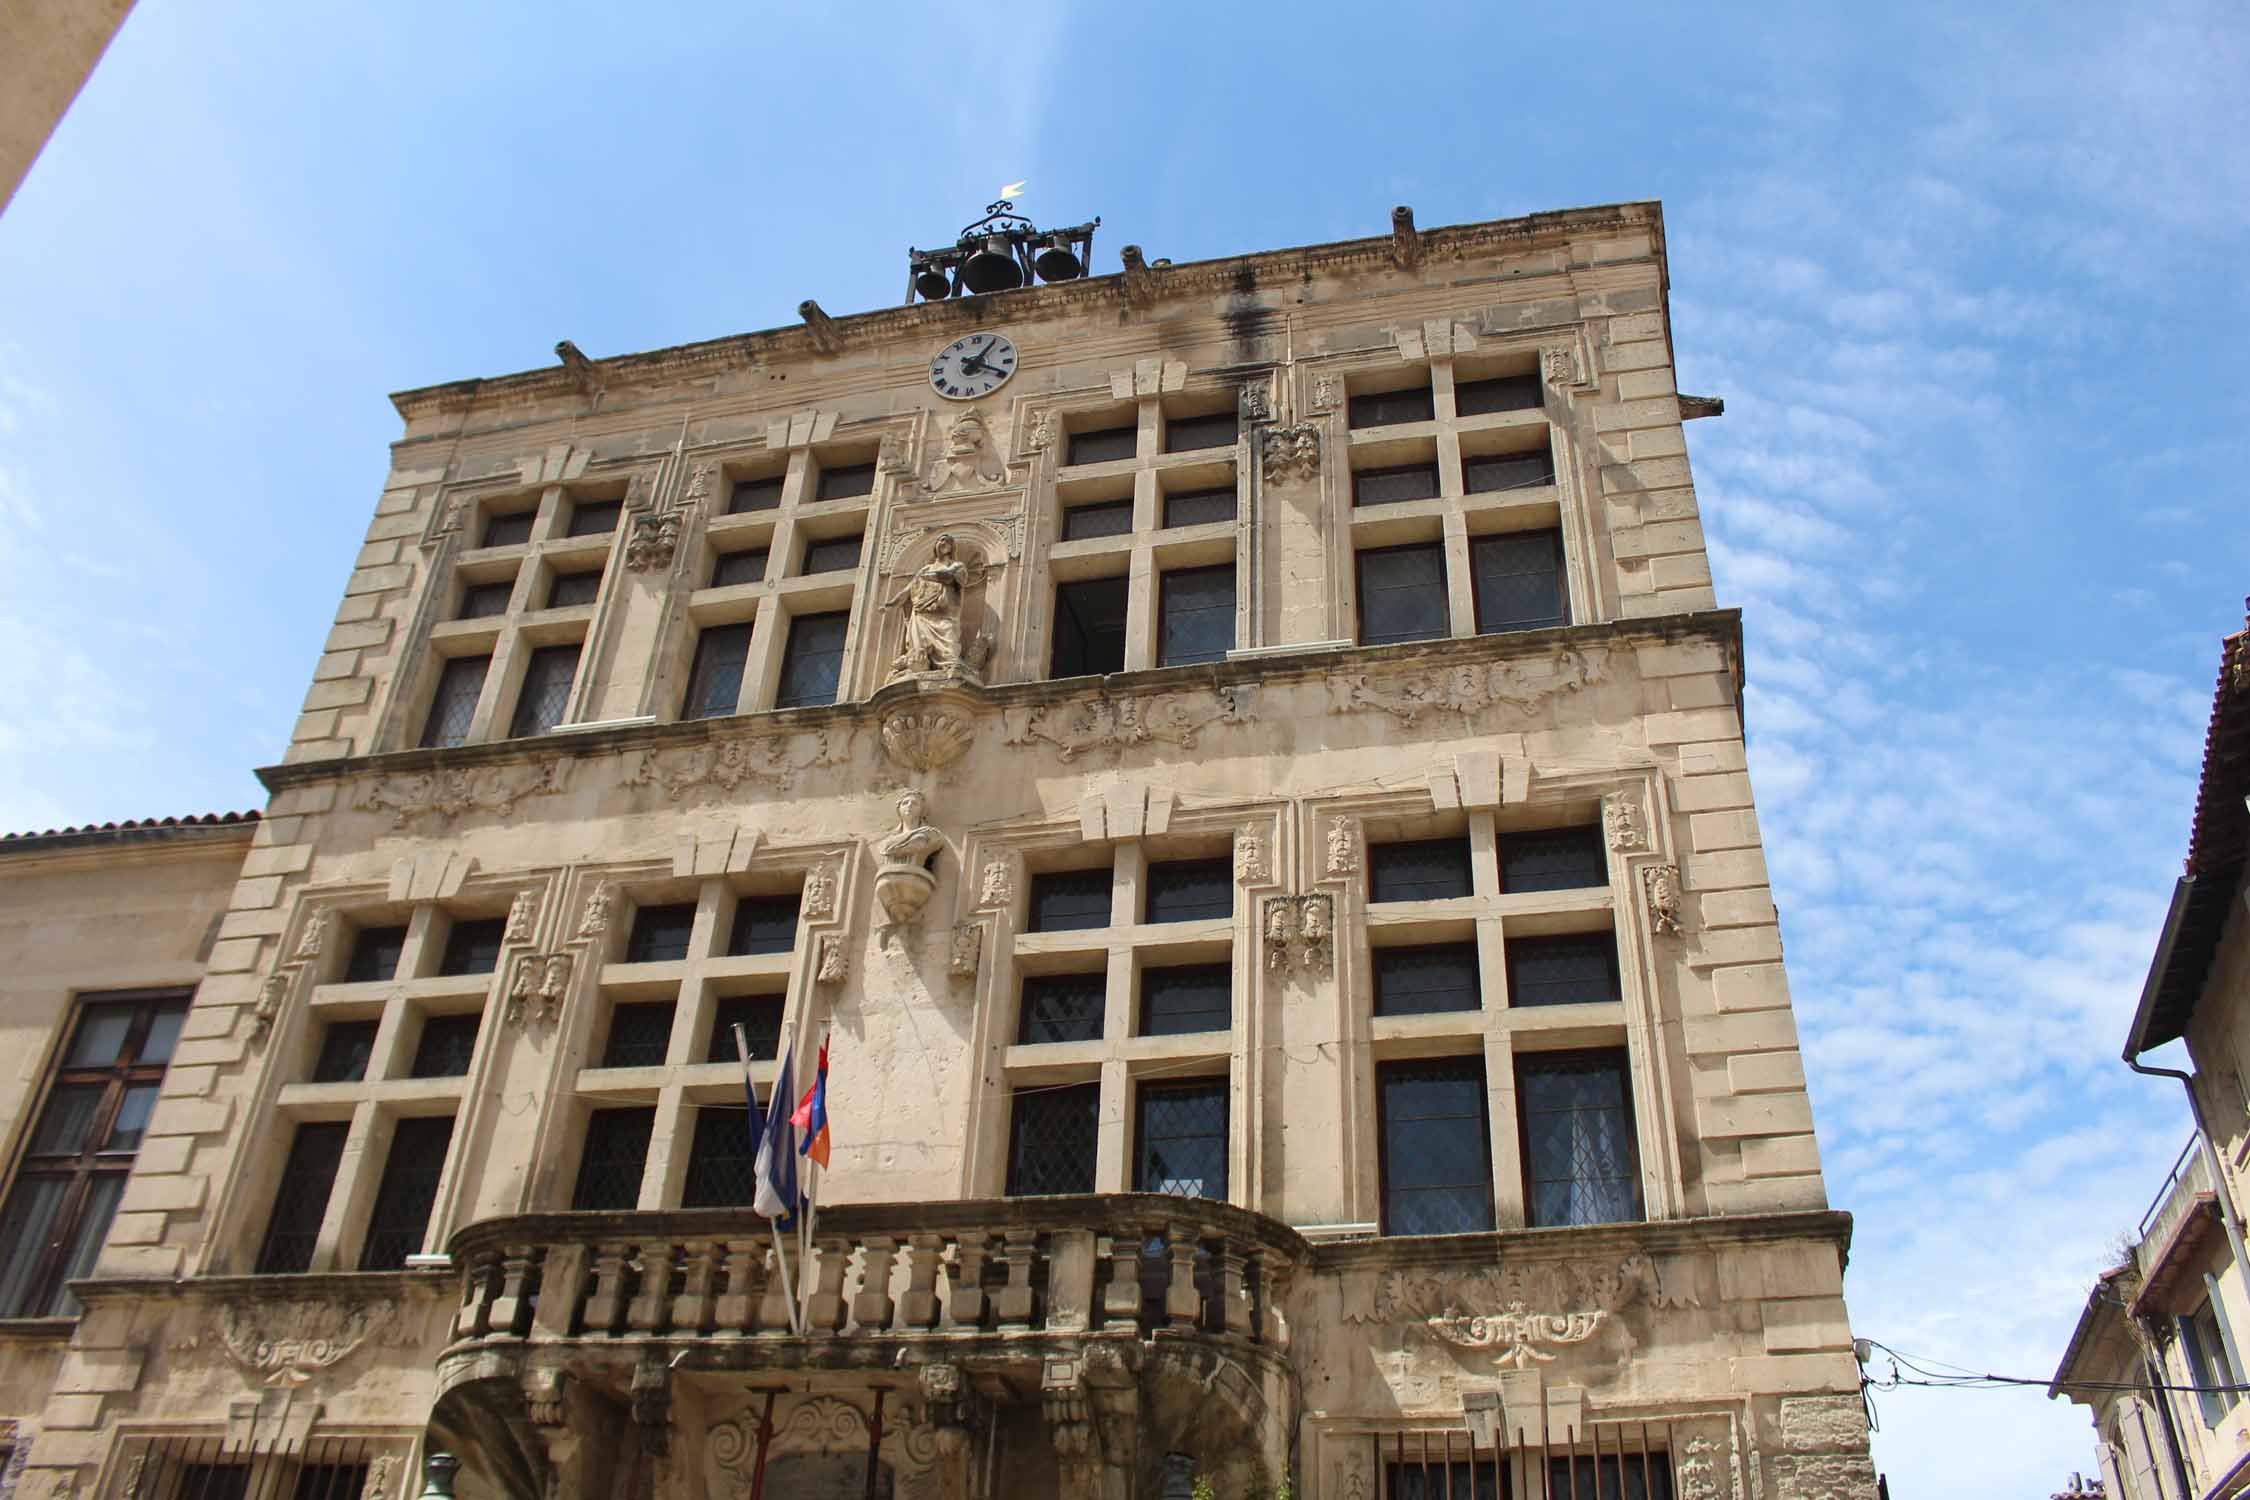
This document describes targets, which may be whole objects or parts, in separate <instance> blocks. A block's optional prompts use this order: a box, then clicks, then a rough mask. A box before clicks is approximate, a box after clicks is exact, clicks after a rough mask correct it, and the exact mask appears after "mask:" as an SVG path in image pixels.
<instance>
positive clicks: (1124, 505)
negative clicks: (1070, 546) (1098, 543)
mask: <svg viewBox="0 0 2250 1500" xmlns="http://www.w3.org/2000/svg"><path fill="white" fill-rule="evenodd" d="M1062 521H1063V524H1062V539H1063V540H1064V541H1066V542H1075V541H1078V540H1080V539H1081V538H1084V537H1090V536H1123V535H1125V534H1126V533H1127V532H1129V531H1131V530H1132V529H1133V502H1132V501H1130V500H1103V501H1100V502H1098V503H1096V504H1093V505H1073V506H1071V507H1070V508H1069V509H1068V510H1066V511H1064V512H1063V518H1062Z"/></svg>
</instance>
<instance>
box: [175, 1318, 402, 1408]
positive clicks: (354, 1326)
mask: <svg viewBox="0 0 2250 1500" xmlns="http://www.w3.org/2000/svg"><path fill="white" fill-rule="evenodd" d="M414 1340H415V1332H414V1330H413V1329H412V1328H411V1327H410V1326H408V1325H407V1323H406V1320H405V1319H403V1318H401V1317H400V1316H399V1309H398V1308H396V1307H395V1306H393V1305H391V1304H389V1303H381V1302H335V1301H330V1300H328V1299H326V1298H313V1297H297V1298H265V1297H261V1298H259V1299H258V1300H257V1301H254V1302H251V1301H237V1302H221V1303H218V1304H216V1305H214V1306H213V1307H212V1308H211V1309H210V1311H209V1313H208V1314H207V1315H206V1317H205V1321H204V1325H203V1328H202V1330H201V1331H199V1332H197V1333H193V1334H190V1335H189V1336H188V1337H187V1338H185V1339H182V1340H180V1341H179V1342H177V1343H175V1344H173V1345H172V1350H173V1352H174V1353H181V1354H185V1353H192V1352H195V1351H198V1350H201V1349H203V1348H204V1347H206V1345H207V1344H215V1345H217V1347H218V1349H219V1350H220V1351H221V1352H222V1353H224V1354H225V1355H226V1357H227V1358H228V1359H231V1360H232V1361H234V1363H235V1364H236V1365H238V1366H240V1367H241V1368H242V1369H243V1370H244V1371H245V1372H246V1373H248V1374H250V1375H252V1376H254V1377H256V1379H257V1380H258V1382H259V1383H260V1384H261V1385H266V1386H270V1387H275V1388H282V1387H293V1386H300V1385H304V1384H305V1383H306V1382H308V1381H310V1380H312V1379H313V1378H314V1377H315V1376H317V1375H319V1374H320V1373H321V1372H322V1371H323V1370H326V1369H327V1368H329V1366H331V1365H334V1364H336V1363H338V1362H339V1361H341V1360H344V1359H346V1358H348V1357H350V1356H351V1355H352V1354H353V1353H354V1352H355V1351H357V1350H358V1349H359V1348H360V1346H361V1345H363V1344H367V1343H370V1342H372V1343H375V1344H377V1345H381V1346H386V1347H394V1348H395V1347H398V1346H401V1345H405V1344H409V1343H412V1342H414Z"/></svg>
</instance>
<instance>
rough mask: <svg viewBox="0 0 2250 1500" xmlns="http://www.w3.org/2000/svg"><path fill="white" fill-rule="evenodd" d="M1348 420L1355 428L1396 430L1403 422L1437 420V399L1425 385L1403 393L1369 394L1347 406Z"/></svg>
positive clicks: (1346, 414)
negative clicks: (1392, 428)
mask: <svg viewBox="0 0 2250 1500" xmlns="http://www.w3.org/2000/svg"><path fill="white" fill-rule="evenodd" d="M1345 419H1346V420H1347V421H1348V422H1349V423H1350V424H1351V425H1352V426H1354V427H1395V426H1397V425H1398V424H1399V423H1401V422H1432V421H1435V420H1437V400H1436V398H1435V397H1433V396H1432V395H1431V394H1430V388H1429V387H1428V386H1426V385H1417V386H1409V387H1408V388H1407V389H1405V390H1402V391H1369V392H1368V393H1367V394H1365V395H1363V396H1354V397H1352V398H1351V399H1350V401H1348V402H1347V403H1346V404H1345Z"/></svg>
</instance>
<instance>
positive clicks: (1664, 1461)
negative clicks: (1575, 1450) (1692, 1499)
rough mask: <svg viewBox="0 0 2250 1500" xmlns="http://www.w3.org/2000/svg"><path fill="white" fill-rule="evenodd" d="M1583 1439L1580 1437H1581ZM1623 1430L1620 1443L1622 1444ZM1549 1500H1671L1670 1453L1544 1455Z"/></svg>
mask: <svg viewBox="0 0 2250 1500" xmlns="http://www.w3.org/2000/svg"><path fill="white" fill-rule="evenodd" d="M1582 1441H1583V1440H1582ZM1623 1442H1624V1438H1623V1434H1622V1432H1620V1434H1619V1444H1620V1446H1622V1445H1623ZM1547 1494H1548V1495H1549V1496H1550V1497H1551V1500H1672V1456H1671V1455H1670V1454H1668V1453H1650V1454H1648V1455H1647V1456H1646V1457H1645V1458H1644V1457H1643V1456H1642V1455H1641V1454H1639V1453H1626V1454H1625V1455H1624V1456H1623V1457H1619V1456H1618V1455H1616V1454H1611V1453H1605V1454H1599V1455H1597V1454H1592V1453H1581V1454H1579V1455H1578V1456H1577V1457H1576V1458H1569V1457H1564V1458H1556V1457H1554V1456H1552V1455H1549V1457H1548V1459H1547Z"/></svg>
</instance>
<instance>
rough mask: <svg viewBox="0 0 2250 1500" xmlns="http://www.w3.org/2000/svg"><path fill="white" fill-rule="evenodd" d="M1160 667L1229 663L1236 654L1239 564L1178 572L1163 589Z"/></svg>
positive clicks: (1168, 576)
mask: <svg viewBox="0 0 2250 1500" xmlns="http://www.w3.org/2000/svg"><path fill="white" fill-rule="evenodd" d="M1157 617H1158V627H1157V643H1156V664H1157V665H1158V666H1160V667H1179V666H1186V665H1188V664H1190V663H1193V662H1206V661H1225V660H1226V659H1227V653H1228V652H1229V651H1231V650H1233V649H1234V564H1233V563H1220V564H1219V565H1218V566H1216V567H1210V568H1174V569H1172V570H1171V571H1170V572H1168V573H1166V574H1164V575H1163V577H1162V578H1161V579H1160V580H1159V583H1158V587H1157Z"/></svg>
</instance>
